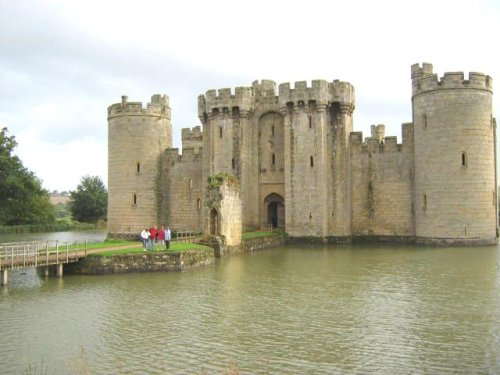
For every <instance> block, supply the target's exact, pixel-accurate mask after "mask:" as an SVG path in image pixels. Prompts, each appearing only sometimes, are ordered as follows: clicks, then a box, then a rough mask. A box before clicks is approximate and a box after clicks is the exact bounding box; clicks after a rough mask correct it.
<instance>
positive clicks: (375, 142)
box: [350, 123, 413, 154]
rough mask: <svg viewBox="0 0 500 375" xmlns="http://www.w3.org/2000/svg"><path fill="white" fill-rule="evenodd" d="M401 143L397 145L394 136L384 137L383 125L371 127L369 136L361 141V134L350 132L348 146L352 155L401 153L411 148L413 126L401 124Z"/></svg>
mask: <svg viewBox="0 0 500 375" xmlns="http://www.w3.org/2000/svg"><path fill="white" fill-rule="evenodd" d="M401 127H402V133H403V142H402V143H398V139H397V137H396V136H386V135H385V125H384V124H379V125H372V126H371V136H370V137H366V138H365V139H364V141H363V132H352V133H351V134H350V144H351V150H352V152H353V153H363V154H364V153H370V154H382V153H395V152H402V151H403V149H404V148H405V147H407V146H409V147H411V143H412V137H411V134H412V132H413V124H411V123H405V124H402V126H401Z"/></svg>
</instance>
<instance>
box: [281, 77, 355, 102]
mask: <svg viewBox="0 0 500 375" xmlns="http://www.w3.org/2000/svg"><path fill="white" fill-rule="evenodd" d="M308 102H315V103H316V105H328V104H329V103H340V104H341V105H350V106H351V105H352V106H353V105H354V87H353V86H352V85H351V84H350V83H348V82H342V81H338V80H335V81H333V82H327V81H325V80H313V81H312V83H311V86H310V87H308V86H307V82H306V81H298V82H295V86H294V88H291V87H290V84H289V83H282V84H281V85H280V86H279V105H280V107H281V108H285V107H286V106H287V103H308Z"/></svg>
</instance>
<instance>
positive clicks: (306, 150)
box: [108, 63, 497, 245]
mask: <svg viewBox="0 0 500 375" xmlns="http://www.w3.org/2000/svg"><path fill="white" fill-rule="evenodd" d="M411 79H412V98H411V99H412V112H413V119H412V122H411V123H405V124H403V125H402V143H397V139H396V137H392V136H386V135H385V129H384V125H376V126H375V125H373V126H372V127H371V136H370V137H368V138H366V139H363V135H362V133H361V132H355V131H353V118H352V115H353V111H354V109H355V95H354V87H353V86H352V85H351V84H349V83H348V82H342V81H337V80H336V81H333V82H327V81H322V80H318V81H313V82H312V84H311V86H310V87H308V86H307V83H306V82H296V83H295V85H294V87H291V85H290V84H288V83H284V84H280V85H279V89H278V91H277V90H276V84H275V83H274V82H273V81H267V80H263V81H260V82H258V81H255V82H254V83H253V84H252V86H251V87H237V88H236V89H235V90H234V92H232V91H231V90H230V89H219V90H218V91H216V90H210V91H207V92H206V94H205V95H200V96H199V97H198V116H199V118H200V121H201V124H202V127H199V126H197V127H194V128H192V129H182V154H180V153H179V150H178V149H175V148H171V147H172V125H171V121H170V107H169V102H168V97H167V96H160V95H154V96H153V97H152V98H151V102H150V103H148V104H147V107H146V108H143V106H142V104H141V103H137V102H128V100H127V97H122V102H121V103H117V104H113V105H111V106H110V107H109V108H108V158H109V160H108V168H109V176H108V185H109V186H108V187H109V203H108V229H109V232H110V235H111V236H120V235H126V234H127V233H134V234H137V233H138V232H140V230H141V229H142V228H143V227H145V226H150V225H152V224H155V223H158V224H162V223H166V224H168V225H170V226H171V227H173V228H174V229H175V230H191V231H196V232H204V233H218V232H220V229H221V228H222V227H223V226H224V223H225V225H226V226H227V225H228V223H231V222H232V221H234V220H236V221H241V223H238V225H239V228H241V227H243V228H260V227H262V226H272V227H279V228H283V229H284V230H285V231H286V233H287V234H288V236H289V237H296V238H304V237H306V238H318V239H322V240H325V241H336V242H350V241H351V240H353V239H354V240H355V239H362V238H377V239H383V240H389V241H391V240H394V241H408V242H416V243H430V244H456V245H483V244H493V243H496V242H497V192H496V186H497V182H496V157H495V155H496V150H495V143H496V142H495V141H496V140H495V133H496V124H495V120H494V118H493V116H492V79H491V78H490V77H489V76H487V75H484V74H481V73H469V76H468V79H465V78H464V74H463V73H461V72H453V73H445V74H444V76H443V77H440V78H439V77H438V76H437V75H436V74H434V73H433V68H432V65H431V64H427V63H424V64H423V65H422V66H420V65H418V64H416V65H413V66H412V67H411ZM222 173H223V174H226V175H232V176H235V177H236V180H237V181H238V192H237V197H236V198H235V199H234V200H232V202H233V203H232V205H233V206H232V208H231V209H229V210H226V211H224V212H221V209H220V206H218V207H211V206H210V205H209V204H208V203H207V188H208V186H207V185H208V184H209V182H208V181H209V177H210V176H214V175H217V174H222ZM231 210H232V211H231ZM229 212H232V214H229Z"/></svg>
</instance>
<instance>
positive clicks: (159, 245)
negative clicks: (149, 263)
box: [140, 225, 172, 251]
mask: <svg viewBox="0 0 500 375" xmlns="http://www.w3.org/2000/svg"><path fill="white" fill-rule="evenodd" d="M140 238H141V241H142V246H143V249H144V251H146V250H151V251H154V250H155V249H159V250H161V249H163V246H165V248H166V249H167V250H169V249H170V240H171V239H172V232H171V231H170V227H167V228H165V226H164V225H162V227H161V229H158V226H157V225H155V226H154V227H151V228H149V229H148V228H145V229H143V231H142V232H141V235H140Z"/></svg>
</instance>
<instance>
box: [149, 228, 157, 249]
mask: <svg viewBox="0 0 500 375" xmlns="http://www.w3.org/2000/svg"><path fill="white" fill-rule="evenodd" d="M157 237H158V225H155V226H154V227H152V228H149V241H150V242H149V246H150V249H149V250H151V251H154V250H155V244H156V240H157Z"/></svg>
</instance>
